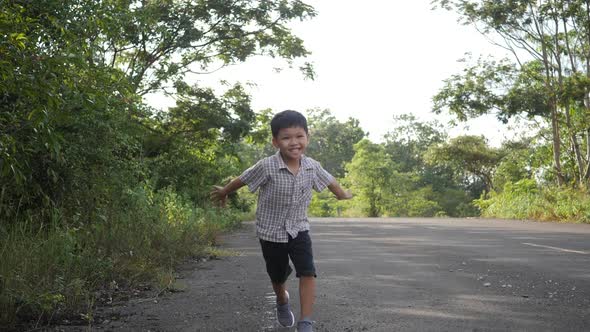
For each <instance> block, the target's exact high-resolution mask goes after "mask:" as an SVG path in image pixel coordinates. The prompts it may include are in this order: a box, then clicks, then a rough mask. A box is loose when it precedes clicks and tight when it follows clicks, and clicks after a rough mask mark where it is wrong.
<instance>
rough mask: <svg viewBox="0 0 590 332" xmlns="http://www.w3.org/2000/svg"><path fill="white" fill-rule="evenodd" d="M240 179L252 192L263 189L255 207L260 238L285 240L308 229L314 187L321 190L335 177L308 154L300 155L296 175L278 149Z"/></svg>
mask: <svg viewBox="0 0 590 332" xmlns="http://www.w3.org/2000/svg"><path fill="white" fill-rule="evenodd" d="M240 180H241V181H242V182H243V183H245V184H247V185H248V189H250V191H251V192H254V191H256V190H257V189H260V191H259V193H258V206H257V207H256V233H257V235H258V238H260V239H262V240H266V241H271V242H284V243H286V242H289V237H288V235H291V237H292V238H295V237H297V233H299V232H300V231H305V230H309V221H308V220H307V207H308V206H309V203H310V202H311V195H312V193H311V189H312V188H313V189H314V190H316V191H318V192H319V191H322V190H323V189H324V188H326V187H327V186H328V185H329V184H330V183H332V181H334V177H333V176H332V175H330V173H328V172H327V171H326V170H325V169H323V168H322V166H321V165H320V163H319V162H317V161H315V160H313V159H311V158H309V157H306V156H303V157H302V158H301V167H300V168H299V172H298V173H297V175H293V174H292V173H291V172H290V171H289V169H288V168H287V165H286V164H285V162H284V161H283V158H281V155H280V152H277V153H276V154H275V155H272V156H270V157H266V158H264V159H262V160H260V161H259V162H257V163H256V164H255V165H254V166H252V167H250V168H248V169H247V170H246V171H244V173H242V175H240Z"/></svg>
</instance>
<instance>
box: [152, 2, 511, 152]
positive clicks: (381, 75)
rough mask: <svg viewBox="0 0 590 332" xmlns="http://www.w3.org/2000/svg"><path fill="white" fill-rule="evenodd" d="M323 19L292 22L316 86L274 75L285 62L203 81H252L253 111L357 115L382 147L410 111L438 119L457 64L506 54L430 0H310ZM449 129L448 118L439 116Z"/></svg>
mask: <svg viewBox="0 0 590 332" xmlns="http://www.w3.org/2000/svg"><path fill="white" fill-rule="evenodd" d="M305 2H306V3H308V4H310V5H312V6H314V8H315V9H316V10H317V11H318V16H316V17H315V18H314V19H312V20H308V21H304V22H297V23H294V24H292V25H291V26H292V28H293V31H294V33H295V34H296V35H298V36H299V37H301V38H302V39H303V40H304V41H305V45H306V47H307V48H308V49H309V50H310V51H311V52H312V54H311V56H310V57H309V59H308V61H310V62H312V63H313V64H314V67H315V71H316V74H317V77H316V79H315V80H314V81H310V80H304V79H303V75H302V74H301V72H299V71H298V70H297V69H286V70H283V71H281V72H276V71H275V70H273V68H275V67H276V66H278V65H280V64H281V63H282V62H281V61H279V60H273V59H268V58H254V59H251V60H248V61H247V62H246V63H244V64H240V65H236V66H231V67H227V68H224V69H222V70H220V71H217V72H216V73H214V74H210V75H201V76H199V77H198V79H199V80H200V81H202V82H203V83H204V84H207V85H215V84H216V82H217V81H219V80H220V79H224V80H227V81H230V82H234V81H241V82H252V83H255V84H256V86H254V87H251V88H250V90H249V91H250V92H251V94H252V97H253V100H252V104H253V107H254V109H255V110H260V109H265V108H272V109H273V110H274V111H277V112H278V111H281V110H284V109H295V110H300V111H305V110H306V109H310V108H316V107H318V108H327V109H330V110H331V111H332V113H333V114H334V115H335V116H336V117H337V118H339V119H341V120H345V119H346V118H348V117H350V116H352V117H355V118H357V119H359V120H360V123H361V126H362V127H363V129H365V131H368V132H369V133H370V138H371V139H372V140H374V141H379V140H380V139H381V137H382V136H383V134H385V133H386V132H387V131H389V130H391V129H392V128H393V127H394V126H395V124H394V123H393V115H395V114H402V113H412V114H414V115H416V117H418V118H419V119H421V120H428V119H433V118H435V117H436V116H435V115H434V114H433V113H432V112H431V110H432V101H431V99H432V96H434V95H435V94H436V93H437V91H438V90H439V89H440V88H441V87H442V84H443V80H444V79H446V78H448V77H450V76H451V75H452V74H455V73H459V71H460V69H461V68H462V64H461V63H458V62H457V60H458V59H460V58H462V57H464V55H465V53H466V52H471V53H472V54H473V55H474V56H475V57H477V56H478V55H479V54H482V55H488V54H492V55H494V56H496V57H498V58H500V57H503V56H504V54H505V53H504V52H502V51H501V49H499V48H498V47H495V46H493V45H491V44H489V43H488V42H487V41H486V40H485V38H484V37H483V36H481V35H480V34H479V33H478V32H477V31H475V30H474V29H473V28H471V27H466V26H461V25H459V24H458V23H457V20H456V16H455V15H454V14H453V13H450V12H447V11H444V10H435V11H433V10H431V7H432V6H431V5H430V0H412V1H405V0H404V1H402V0H393V1H390V0H365V1H362V2H361V1H349V0H346V1H342V0H340V1H338V0H322V1H320V0H311V1H310V0H308V1H305ZM149 102H150V103H151V104H153V105H160V106H162V107H166V106H169V105H170V102H169V101H165V100H163V99H162V97H150V98H149ZM436 118H437V119H439V120H441V121H443V122H444V123H446V121H448V120H449V119H450V117H448V116H443V117H440V116H438V117H436ZM467 125H468V127H469V128H468V129H467V128H465V126H464V125H462V126H460V127H458V128H455V129H453V130H451V135H452V136H456V135H459V134H465V133H470V134H483V135H485V136H486V137H488V138H489V139H490V140H491V143H492V144H493V145H497V144H499V143H500V141H501V140H502V139H503V137H504V136H505V132H506V127H505V126H503V125H501V124H499V123H497V121H496V120H495V119H494V118H493V117H488V118H483V119H480V120H477V121H470V122H469V123H468V124H467Z"/></svg>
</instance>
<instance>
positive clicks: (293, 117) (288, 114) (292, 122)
mask: <svg viewBox="0 0 590 332" xmlns="http://www.w3.org/2000/svg"><path fill="white" fill-rule="evenodd" d="M293 127H301V128H303V130H305V133H306V134H309V133H308V131H307V119H305V117H304V116H303V114H301V113H299V112H297V111H291V110H286V111H282V112H279V113H277V114H275V116H274V117H273V118H272V120H270V130H271V131H272V137H277V135H278V134H279V130H281V129H283V128H293Z"/></svg>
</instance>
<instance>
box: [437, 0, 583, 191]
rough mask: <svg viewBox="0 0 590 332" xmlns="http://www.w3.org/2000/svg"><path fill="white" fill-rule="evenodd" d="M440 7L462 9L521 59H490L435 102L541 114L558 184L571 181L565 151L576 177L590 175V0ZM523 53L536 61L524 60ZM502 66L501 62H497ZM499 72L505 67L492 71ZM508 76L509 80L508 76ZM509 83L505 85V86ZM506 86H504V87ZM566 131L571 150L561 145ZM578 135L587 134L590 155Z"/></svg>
mask: <svg viewBox="0 0 590 332" xmlns="http://www.w3.org/2000/svg"><path fill="white" fill-rule="evenodd" d="M434 3H436V4H438V5H440V6H441V7H442V8H445V9H448V10H454V11H456V12H458V13H459V15H460V16H461V18H462V20H463V23H464V24H470V25H474V26H475V27H476V28H477V29H478V30H479V31H481V32H482V33H483V34H485V35H487V36H489V37H490V38H491V39H492V40H494V37H499V39H500V42H494V43H495V44H496V45H498V46H499V47H502V48H504V49H506V50H508V51H510V52H511V53H512V54H513V55H514V57H515V59H516V62H517V65H516V66H514V67H513V68H507V67H506V66H505V65H504V64H502V65H499V66H493V65H484V66H482V67H480V68H482V71H481V72H480V73H477V72H475V71H474V70H473V68H472V69H469V70H467V71H466V72H465V74H464V75H463V77H461V78H460V77H458V76H456V77H454V78H453V79H451V80H449V81H448V82H447V86H445V88H443V90H442V91H441V93H439V94H438V95H437V96H436V97H435V105H436V106H435V109H436V110H437V111H440V110H442V109H444V108H448V109H449V110H450V111H451V112H452V113H455V114H459V118H460V119H461V118H462V117H464V115H466V114H482V113H487V112H489V111H490V110H491V109H492V108H496V109H499V110H500V112H501V113H503V114H504V116H508V117H509V116H513V115H515V114H523V113H524V114H528V115H531V114H533V115H539V116H542V117H543V118H544V119H546V120H547V122H548V123H549V125H550V127H551V144H552V152H553V168H554V171H555V175H556V178H557V182H558V184H560V185H561V184H564V183H565V181H566V178H567V177H568V176H567V174H566V173H567V172H568V171H567V170H564V169H563V168H562V163H563V162H562V161H563V159H562V158H563V157H564V156H563V155H564V153H571V154H572V155H573V156H574V157H573V159H574V160H575V162H574V163H573V166H574V168H572V169H571V171H569V172H570V173H571V174H573V175H574V176H572V177H573V178H574V179H575V182H577V183H586V184H587V183H588V181H589V179H590V162H589V158H590V151H588V146H589V144H588V143H589V142H590V126H588V123H589V122H590V121H589V120H590V119H589V114H590V112H589V110H590V102H589V99H588V98H589V97H588V92H589V91H590V85H589V82H590V80H589V78H590V53H588V51H587V50H588V48H589V45H590V27H589V24H588V23H589V22H590V19H589V18H590V4H589V3H588V2H587V1H561V0H547V1H532V0H521V1H504V2H503V1H492V0H483V1H466V0H457V1H449V0H435V1H434ZM522 52H524V53H525V54H526V55H527V56H528V57H529V58H530V59H532V60H531V61H526V62H525V61H522V60H521V58H522ZM494 67H496V68H494ZM493 72H497V73H499V74H498V75H494V74H493ZM505 79H506V80H505ZM501 83H505V85H504V86H499V85H500V84H501ZM502 90H503V92H502ZM562 135H565V137H567V138H568V141H569V146H570V149H569V151H563V149H562V145H563V143H562V139H561V137H562ZM580 135H584V136H585V137H586V146H587V147H586V150H587V151H586V155H585V156H584V155H583V153H582V150H583V145H582V144H581V143H580V141H579V137H580Z"/></svg>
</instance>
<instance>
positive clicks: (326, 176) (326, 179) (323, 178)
mask: <svg viewBox="0 0 590 332" xmlns="http://www.w3.org/2000/svg"><path fill="white" fill-rule="evenodd" d="M333 181H334V177H333V176H332V174H330V173H328V171H326V170H325V169H324V168H323V167H322V165H320V163H316V164H315V167H314V176H313V189H315V191H317V192H320V191H322V190H324V189H326V187H327V186H328V185H330V183H332V182H333Z"/></svg>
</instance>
